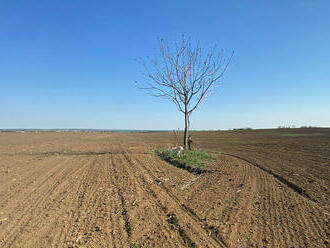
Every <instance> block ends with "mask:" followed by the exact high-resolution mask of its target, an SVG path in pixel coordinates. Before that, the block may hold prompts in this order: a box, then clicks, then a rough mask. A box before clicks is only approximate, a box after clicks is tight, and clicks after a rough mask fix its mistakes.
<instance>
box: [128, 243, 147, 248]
mask: <svg viewBox="0 0 330 248" xmlns="http://www.w3.org/2000/svg"><path fill="white" fill-rule="evenodd" d="M129 248H150V247H149V246H145V245H141V244H139V243H138V242H134V243H132V244H130V246H129Z"/></svg>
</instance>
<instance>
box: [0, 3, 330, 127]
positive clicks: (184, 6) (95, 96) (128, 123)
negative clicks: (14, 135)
mask: <svg viewBox="0 0 330 248" xmlns="http://www.w3.org/2000/svg"><path fill="white" fill-rule="evenodd" d="M181 34H186V35H188V36H191V38H192V39H193V40H200V42H201V44H202V45H204V46H209V45H212V44H214V43H216V44H217V45H218V46H219V47H221V48H223V49H224V50H225V51H226V52H227V53H228V54H229V53H230V52H231V51H232V50H234V51H235V56H234V59H233V61H232V64H231V66H230V68H229V70H228V71H227V73H226V75H225V77H224V78H223V85H222V87H221V88H219V89H218V90H217V91H216V92H215V93H214V94H213V95H211V96H210V97H209V98H208V99H206V101H205V102H204V103H203V104H202V105H201V106H200V108H199V109H198V110H197V111H196V112H194V113H193V115H192V117H191V128H192V129H229V128H235V127H253V128H271V127H277V126H279V125H297V126H300V125H316V126H328V127H329V126H330V1H329V0H290V1H288V0H269V1H265V0H235V1H234V0H228V1H221V0H203V1H192V0H189V1H188V0H175V1H174V0H167V1H164V0H154V1H150V0H149V1H101V0H98V1H87V0H65V1H55V0H53V1H50V0H39V1H35V0H28V1H26V0H21V1H18V0H3V1H1V3H0V89H1V90H0V128H109V129H177V128H183V124H184V123H183V114H181V113H179V112H177V110H176V108H175V106H174V105H173V104H172V103H171V102H169V101H167V100H165V99H159V98H153V97H151V96H148V95H147V94H146V92H143V91H141V90H139V89H137V88H136V87H135V85H134V81H135V80H141V79H143V78H142V76H141V73H140V71H141V68H140V66H139V65H138V64H137V63H136V62H135V59H136V58H139V57H146V56H148V55H153V54H155V52H156V51H157V47H158V45H157V37H166V38H168V39H169V40H175V39H178V38H179V37H180V35H181Z"/></svg>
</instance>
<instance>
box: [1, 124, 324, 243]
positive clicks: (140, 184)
mask: <svg viewBox="0 0 330 248" xmlns="http://www.w3.org/2000/svg"><path fill="white" fill-rule="evenodd" d="M191 135H192V138H193V142H194V143H193V145H194V146H195V147H197V148H203V149H205V150H208V151H210V152H212V153H213V154H214V155H215V156H216V161H215V162H214V163H213V164H210V165H208V166H207V167H208V170H209V172H207V173H204V174H201V175H198V176H196V175H193V174H191V173H189V172H187V171H185V170H182V169H179V168H176V167H174V166H172V165H169V164H167V163H166V162H163V161H161V160H160V159H159V158H157V157H156V156H155V155H154V153H153V150H154V149H155V148H158V147H164V146H165V147H170V146H173V145H175V144H176V143H177V139H176V136H175V135H174V133H173V132H149V133H79V132H77V133H74V132H69V133H55V132H49V133H0V247H27V248H28V247H118V248H121V247H129V246H130V245H131V244H133V243H134V242H139V243H140V244H145V245H148V246H149V247H157V248H158V247H167V248H168V247H328V246H329V232H330V231H329V219H330V213H329V181H330V180H329V177H330V173H329V167H330V129H313V128H311V129H276V130H246V131H245V130H244V131H219V132H208V131H207V132H192V133H191ZM179 136H181V134H180V135H179ZM179 138H180V141H181V137H179Z"/></svg>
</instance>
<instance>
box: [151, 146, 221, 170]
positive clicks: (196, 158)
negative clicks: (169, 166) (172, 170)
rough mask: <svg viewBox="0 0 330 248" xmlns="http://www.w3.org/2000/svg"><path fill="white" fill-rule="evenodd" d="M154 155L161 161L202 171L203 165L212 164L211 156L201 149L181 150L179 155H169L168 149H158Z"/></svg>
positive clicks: (212, 158)
mask: <svg viewBox="0 0 330 248" xmlns="http://www.w3.org/2000/svg"><path fill="white" fill-rule="evenodd" d="M155 152H156V154H157V155H158V156H159V157H160V158H162V159H163V160H167V161H172V162H177V163H180V164H183V165H185V166H191V167H195V168H199V169H204V165H206V164H209V163H212V162H214V160H215V158H214V156H213V155H212V154H209V153H207V152H206V151H204V150H201V149H193V150H183V151H182V152H181V153H180V154H177V153H171V152H170V151H169V150H168V149H164V148H162V149H158V150H156V151H155Z"/></svg>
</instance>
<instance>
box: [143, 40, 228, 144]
mask: <svg viewBox="0 0 330 248" xmlns="http://www.w3.org/2000/svg"><path fill="white" fill-rule="evenodd" d="M232 56H233V53H232V54H231V56H229V57H225V56H224V53H223V51H222V50H220V51H219V50H218V49H217V47H216V46H213V47H211V48H209V49H204V48H202V47H201V46H200V44H199V42H197V43H196V44H192V42H191V39H189V38H188V39H186V38H185V36H182V38H181V40H180V41H178V42H175V43H174V44H172V45H171V44H170V43H169V42H168V41H167V40H166V39H159V55H158V57H156V58H149V57H148V58H147V59H146V60H140V61H139V62H140V63H141V65H142V66H143V69H144V71H143V75H144V77H145V79H146V82H145V83H144V86H139V88H140V89H143V90H147V91H148V92H149V94H150V95H152V96H156V97H164V98H167V99H170V100H171V101H173V102H174V104H175V105H176V107H177V109H178V110H179V111H180V112H182V113H183V114H184V115H185V132H184V146H185V148H187V142H188V133H189V126H190V121H189V118H190V115H191V113H192V112H193V111H194V110H196V109H197V107H198V106H199V105H200V103H201V102H202V101H203V99H205V98H206V97H207V96H208V94H209V93H210V92H211V91H212V90H213V89H214V88H215V87H216V86H218V85H220V84H219V83H220V79H221V78H222V77H223V75H224V73H225V72H226V70H227V68H228V66H229V64H230V61H231V59H232Z"/></svg>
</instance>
